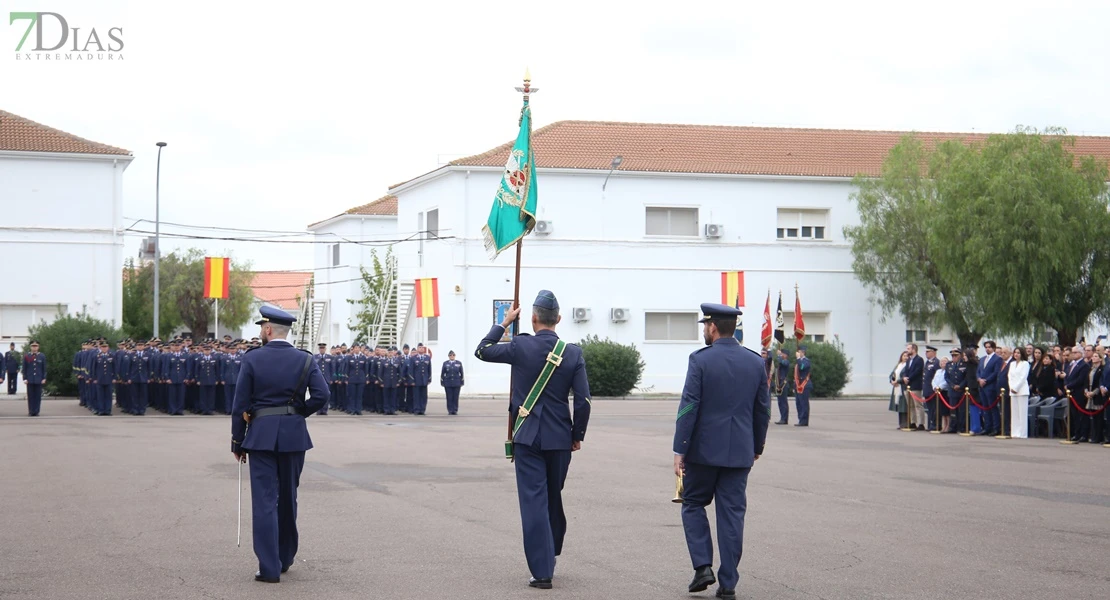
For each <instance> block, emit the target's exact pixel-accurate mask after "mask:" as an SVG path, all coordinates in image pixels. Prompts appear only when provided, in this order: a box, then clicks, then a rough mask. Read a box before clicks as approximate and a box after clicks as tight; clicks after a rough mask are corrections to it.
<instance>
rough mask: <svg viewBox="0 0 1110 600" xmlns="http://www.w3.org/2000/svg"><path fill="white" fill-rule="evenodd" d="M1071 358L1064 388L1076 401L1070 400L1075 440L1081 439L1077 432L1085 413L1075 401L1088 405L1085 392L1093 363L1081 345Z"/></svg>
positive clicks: (1072, 432) (1070, 415)
mask: <svg viewBox="0 0 1110 600" xmlns="http://www.w3.org/2000/svg"><path fill="white" fill-rule="evenodd" d="M1071 360H1072V362H1071V364H1070V365H1068V367H1067V369H1066V370H1065V371H1064V388H1065V389H1066V390H1067V392H1068V394H1070V395H1071V397H1072V398H1073V399H1075V402H1071V401H1068V414H1069V418H1070V419H1071V436H1072V438H1071V439H1072V441H1073V442H1075V441H1079V439H1080V437H1079V433H1077V432H1078V431H1079V423H1080V422H1081V421H1082V420H1083V415H1082V414H1080V412H1079V410H1078V409H1076V408H1075V403H1078V402H1082V403H1083V406H1086V395H1085V394H1084V393H1083V392H1084V391H1085V390H1086V389H1087V384H1088V379H1090V377H1091V363H1090V362H1088V361H1087V359H1086V358H1085V357H1084V352H1083V348H1082V347H1080V346H1076V347H1075V348H1073V349H1072V351H1071ZM1081 399H1082V400H1081Z"/></svg>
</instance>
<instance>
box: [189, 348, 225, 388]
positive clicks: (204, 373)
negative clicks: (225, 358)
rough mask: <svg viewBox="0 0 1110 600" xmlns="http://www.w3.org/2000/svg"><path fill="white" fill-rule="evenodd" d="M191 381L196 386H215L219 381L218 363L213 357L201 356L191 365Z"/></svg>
mask: <svg viewBox="0 0 1110 600" xmlns="http://www.w3.org/2000/svg"><path fill="white" fill-rule="evenodd" d="M193 379H195V380H196V382H197V385H204V386H211V385H216V383H217V382H218V381H219V380H220V362H219V360H217V359H216V357H215V356H212V355H211V354H209V355H208V356H205V355H203V354H201V355H200V356H198V357H197V360H196V362H195V363H194V364H193Z"/></svg>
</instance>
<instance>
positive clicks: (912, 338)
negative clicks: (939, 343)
mask: <svg viewBox="0 0 1110 600" xmlns="http://www.w3.org/2000/svg"><path fill="white" fill-rule="evenodd" d="M906 343H907V344H917V345H921V344H927V343H929V330H928V329H916V328H913V327H911V328H909V329H907V330H906Z"/></svg>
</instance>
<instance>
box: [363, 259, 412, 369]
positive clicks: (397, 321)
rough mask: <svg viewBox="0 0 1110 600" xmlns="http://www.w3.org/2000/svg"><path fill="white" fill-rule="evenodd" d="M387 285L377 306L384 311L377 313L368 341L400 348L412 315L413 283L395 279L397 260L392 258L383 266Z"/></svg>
mask: <svg viewBox="0 0 1110 600" xmlns="http://www.w3.org/2000/svg"><path fill="white" fill-rule="evenodd" d="M382 275H383V277H385V279H386V281H387V284H386V286H385V288H384V289H383V290H382V295H381V296H380V297H379V298H378V304H377V305H378V306H379V307H384V309H385V310H379V311H378V319H377V323H375V324H374V326H373V327H372V329H371V330H370V332H369V335H368V338H367V339H368V340H369V341H370V342H371V343H373V344H376V345H379V346H385V347H387V348H388V347H390V346H400V345H401V340H403V339H404V337H405V328H406V327H407V326H408V321H409V317H410V316H411V314H412V300H413V296H414V295H415V294H416V284H415V282H411V281H410V282H402V281H401V280H400V279H397V260H396V258H393V259H392V260H389V261H388V262H387V264H386V265H385V269H384V272H383V273H382Z"/></svg>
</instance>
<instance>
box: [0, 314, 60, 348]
mask: <svg viewBox="0 0 1110 600" xmlns="http://www.w3.org/2000/svg"><path fill="white" fill-rule="evenodd" d="M61 310H62V313H63V314H65V313H66V312H67V311H68V307H67V306H66V305H64V304H63V305H61ZM57 317H58V305H56V304H37V305H27V304H19V305H16V304H9V305H3V304H0V337H3V338H25V337H27V330H28V329H30V327H31V326H32V325H38V324H39V323H41V322H43V321H46V322H47V323H53V322H54V320H55V319H56V318H57ZM3 350H4V351H7V348H6V347H5V348H4V349H3Z"/></svg>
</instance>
